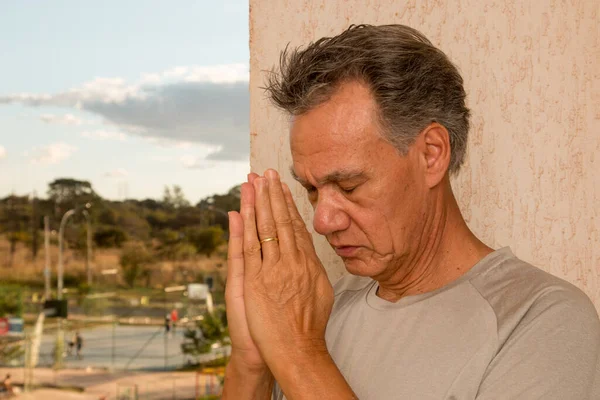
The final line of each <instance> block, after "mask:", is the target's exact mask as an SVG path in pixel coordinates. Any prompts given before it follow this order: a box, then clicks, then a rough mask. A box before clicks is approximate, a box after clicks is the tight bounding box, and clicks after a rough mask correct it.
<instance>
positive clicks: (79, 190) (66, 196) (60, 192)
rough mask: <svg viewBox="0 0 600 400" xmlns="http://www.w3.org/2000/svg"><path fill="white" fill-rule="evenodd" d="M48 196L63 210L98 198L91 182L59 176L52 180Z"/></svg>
mask: <svg viewBox="0 0 600 400" xmlns="http://www.w3.org/2000/svg"><path fill="white" fill-rule="evenodd" d="M48 197H49V198H50V199H51V200H52V201H54V204H55V205H56V206H58V207H60V208H61V211H62V212H64V211H66V210H68V209H70V208H74V207H75V206H77V205H83V204H85V203H87V202H91V201H93V200H95V199H97V198H98V196H97V195H96V193H95V192H94V190H93V189H92V184H91V183H90V182H88V181H80V180H77V179H72V178H59V179H55V180H54V181H52V182H50V183H49V184H48Z"/></svg>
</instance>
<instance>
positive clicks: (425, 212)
mask: <svg viewBox="0 0 600 400" xmlns="http://www.w3.org/2000/svg"><path fill="white" fill-rule="evenodd" d="M268 91H269V93H270V95H271V98H272V99H273V101H274V103H275V104H276V105H277V106H278V107H280V108H282V109H284V110H285V111H287V112H288V113H289V114H290V115H291V117H292V125H291V131H290V145H291V152H292V158H293V166H292V172H293V175H294V176H295V177H296V179H297V180H298V181H299V182H300V183H301V184H302V185H303V186H304V187H305V188H306V191H307V194H308V198H309V200H310V202H311V204H312V206H313V208H314V217H313V226H314V229H315V231H316V232H318V233H319V234H321V235H324V236H325V237H326V238H327V240H328V242H329V243H330V245H331V246H332V247H333V249H334V250H335V251H336V253H337V254H338V255H339V256H340V257H341V258H342V259H343V261H344V264H345V267H346V269H347V271H348V272H349V275H347V276H345V277H344V278H342V279H341V280H340V281H339V282H337V283H336V284H335V288H332V287H331V285H330V284H329V281H328V280H327V276H326V273H325V270H324V269H323V266H322V265H321V263H320V261H319V260H318V258H317V256H316V254H315V251H314V248H313V245H312V240H311V236H310V234H309V233H308V231H307V230H306V227H305V226H304V223H303V222H302V219H301V217H300V215H299V213H298V211H297V209H296V206H295V205H294V202H293V200H292V196H291V193H290V190H289V188H287V186H286V185H285V184H282V183H281V182H280V180H279V176H278V174H277V173H276V172H275V171H274V170H267V171H266V173H265V176H264V177H259V176H258V175H256V174H250V175H249V180H248V182H247V183H244V184H243V185H242V199H241V211H240V213H236V212H231V213H230V242H229V271H228V281H227V288H226V302H227V315H228V319H229V330H230V334H231V341H232V354H231V361H230V363H229V365H228V366H227V373H226V379H225V387H224V396H223V398H224V399H228V400H231V399H236V400H240V399H267V398H270V397H271V393H273V397H274V398H276V399H281V398H284V397H285V398H287V399H353V398H359V399H377V400H382V399H418V400H427V399H432V400H433V399H435V400H439V399H460V400H462V399H478V400H491V399H557V400H558V399H560V400H565V399H598V398H600V368H599V362H600V357H599V355H600V321H599V319H598V315H597V312H596V310H595V308H594V306H593V305H592V303H591V302H590V301H589V299H588V298H587V297H586V296H585V295H584V294H583V293H582V292H581V291H580V290H579V289H577V288H576V287H574V286H573V285H570V284H569V283H567V282H565V281H563V280H560V279H558V278H556V277H553V276H551V275H550V274H547V273H545V272H543V271H542V270H540V269H538V268H535V267H533V266H531V265H528V264H527V263H525V262H523V261H521V260H519V259H517V258H516V257H515V256H514V255H513V254H512V252H511V251H510V249H508V248H503V249H500V250H496V251H494V250H493V249H491V248H489V247H488V246H486V245H485V244H484V243H482V242H481V241H480V240H479V239H477V237H475V235H474V234H473V233H472V232H471V231H470V230H469V228H468V227H467V225H466V223H465V221H464V219H463V218H462V216H461V213H460V210H459V208H458V205H457V202H456V200H455V197H454V195H453V192H452V188H451V185H450V179H449V176H450V174H453V173H457V172H458V171H459V169H460V166H461V164H462V162H463V159H464V155H465V151H466V143H467V134H468V127H469V110H468V109H467V108H466V106H465V97H466V94H465V91H464V89H463V81H462V78H461V76H460V74H459V73H458V71H457V69H456V68H455V67H454V66H453V65H452V63H451V62H450V61H449V60H448V58H447V57H446V56H445V55H444V54H443V53H442V52H441V51H440V50H438V49H436V48H435V47H434V46H433V45H432V44H431V43H430V42H429V41H428V40H427V39H426V38H425V37H424V36H423V35H422V34H420V33H419V32H417V31H415V30H414V29H411V28H408V27H406V26H401V25H390V26H379V27H375V26H354V27H351V28H350V29H348V30H347V31H345V32H343V33H342V34H340V35H338V36H336V37H333V38H326V39H321V40H319V41H317V42H315V43H313V44H311V45H310V46H308V47H307V48H306V49H303V50H295V51H291V52H285V53H284V54H283V56H282V63H281V71H280V73H279V74H273V75H271V78H270V81H269V85H268Z"/></svg>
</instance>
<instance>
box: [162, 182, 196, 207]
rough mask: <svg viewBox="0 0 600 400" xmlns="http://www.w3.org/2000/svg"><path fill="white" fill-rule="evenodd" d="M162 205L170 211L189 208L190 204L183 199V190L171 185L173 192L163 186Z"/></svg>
mask: <svg viewBox="0 0 600 400" xmlns="http://www.w3.org/2000/svg"><path fill="white" fill-rule="evenodd" d="M163 203H164V204H165V206H167V207H168V208H171V209H172V208H174V209H178V208H182V207H189V206H190V202H189V201H187V199H186V198H185V195H184V194H183V190H182V189H181V186H179V185H173V191H171V189H169V187H168V186H165V190H164V192H163Z"/></svg>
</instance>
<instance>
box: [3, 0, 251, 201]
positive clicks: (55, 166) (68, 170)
mask: <svg viewBox="0 0 600 400" xmlns="http://www.w3.org/2000/svg"><path fill="white" fill-rule="evenodd" d="M0 49H2V57H1V58H2V61H1V62H0V197H4V196H6V195H9V194H11V193H15V194H17V195H25V194H32V193H34V192H35V193H37V195H38V196H40V197H45V196H46V191H47V185H48V183H49V182H51V181H52V180H54V179H56V178H63V177H64V178H75V179H80V180H87V181H90V182H91V183H92V186H93V188H94V190H95V191H96V192H97V193H98V194H100V195H101V196H102V197H104V198H108V199H112V200H121V199H124V198H136V199H142V198H154V199H159V198H161V197H162V193H163V191H164V187H165V185H169V186H171V185H179V186H181V187H182V189H183V192H184V194H185V195H186V197H187V198H188V199H189V200H190V201H191V202H192V203H196V202H197V201H198V200H200V199H201V198H204V197H206V196H208V195H211V194H213V193H225V192H226V191H227V190H228V189H229V188H231V187H233V186H234V185H236V184H238V183H241V182H242V181H244V180H245V178H246V174H247V173H248V172H249V161H248V160H249V134H248V132H249V93H248V80H249V49H248V0H239V1H238V0H220V1H214V0H193V1H185V0H179V1H177V2H168V1H164V0H160V1H153V0H143V1H142V0H129V1H114V0H103V1H96V2H89V1H85V2H83V1H77V0H53V1H48V2H38V1H34V0H23V1H11V2H8V1H6V2H2V5H1V6H0Z"/></svg>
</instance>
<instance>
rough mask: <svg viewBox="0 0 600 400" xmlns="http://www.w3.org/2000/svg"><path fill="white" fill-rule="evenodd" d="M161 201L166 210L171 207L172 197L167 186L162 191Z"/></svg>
mask: <svg viewBox="0 0 600 400" xmlns="http://www.w3.org/2000/svg"><path fill="white" fill-rule="evenodd" d="M162 201H163V204H164V205H165V206H166V207H167V208H171V207H172V205H173V196H172V195H171V189H169V187H168V186H167V185H165V189H164V191H163V198H162Z"/></svg>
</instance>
